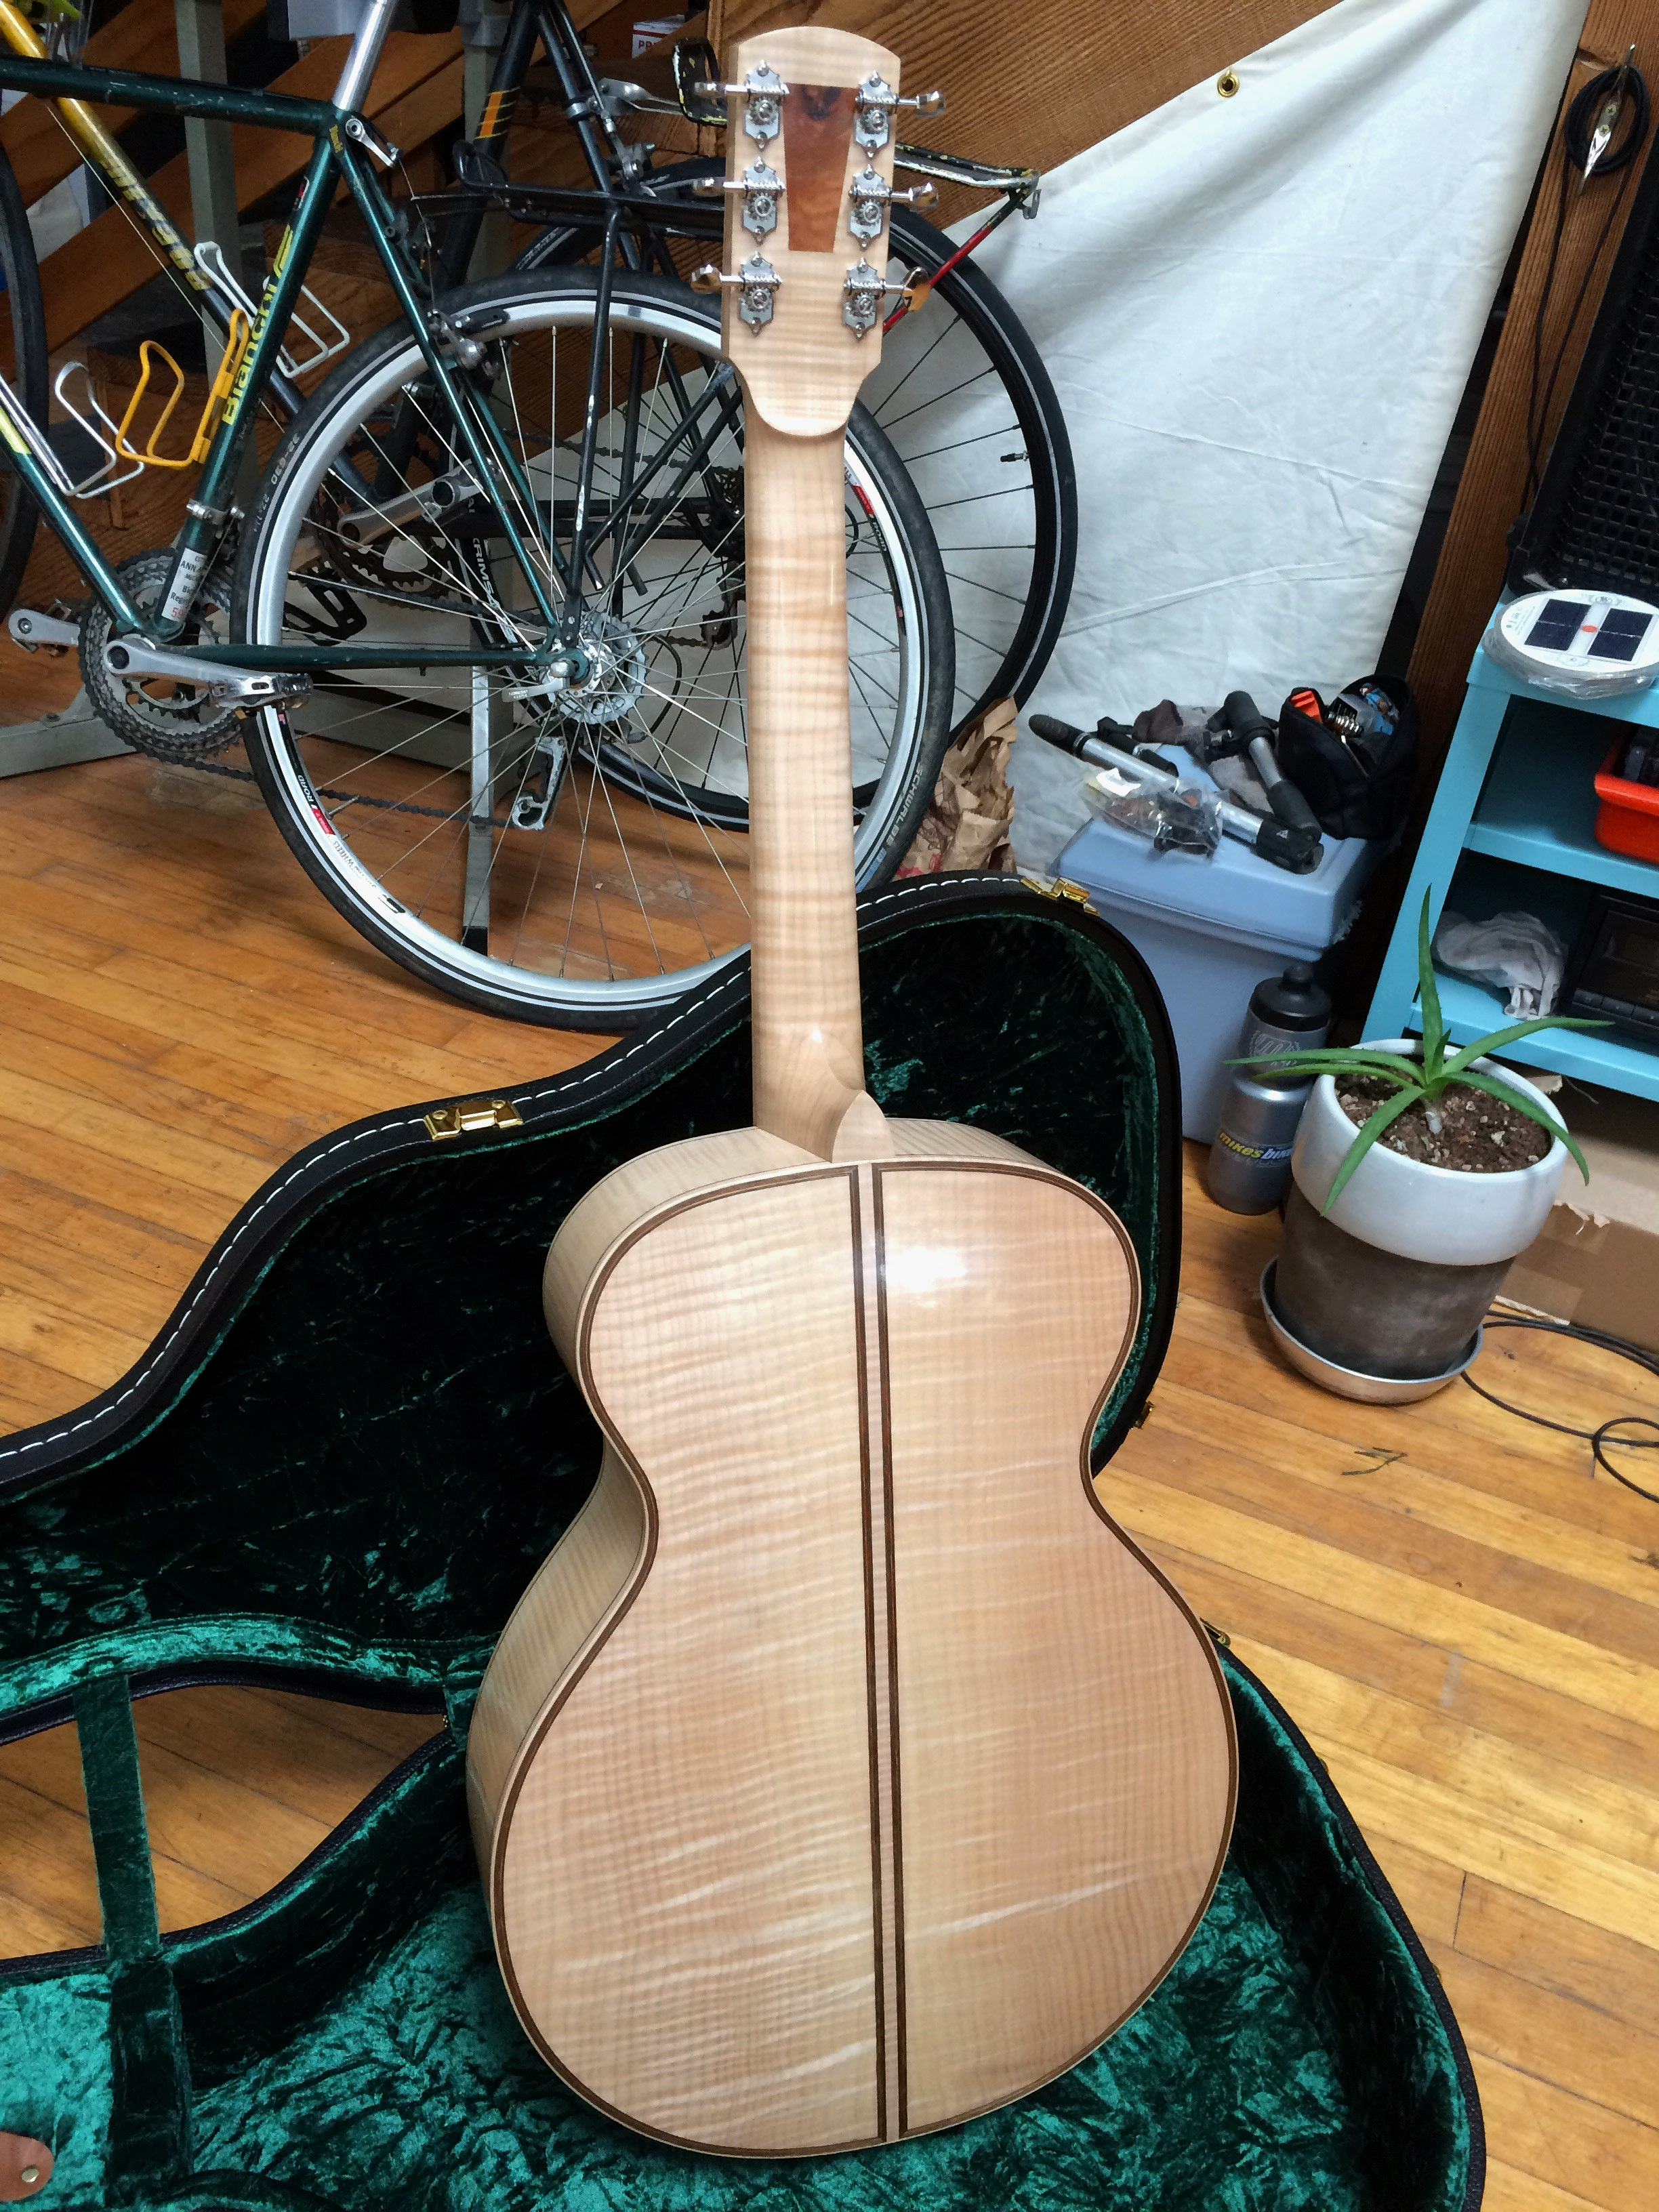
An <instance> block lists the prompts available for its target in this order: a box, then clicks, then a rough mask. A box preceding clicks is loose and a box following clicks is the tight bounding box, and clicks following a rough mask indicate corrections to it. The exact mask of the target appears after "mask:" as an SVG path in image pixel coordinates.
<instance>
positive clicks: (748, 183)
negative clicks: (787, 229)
mask: <svg viewBox="0 0 1659 2212" xmlns="http://www.w3.org/2000/svg"><path fill="white" fill-rule="evenodd" d="M691 189H692V191H694V192H696V193H697V194H699V195H700V196H701V197H702V198H704V199H713V198H714V197H716V195H717V194H719V193H721V192H741V193H742V194H743V227H744V229H745V230H750V231H752V232H753V233H754V234H755V236H756V237H757V238H764V237H765V236H766V235H767V234H768V232H769V231H774V230H775V229H776V228H777V227H778V200H779V198H780V197H781V194H782V192H783V190H784V183H783V179H782V178H781V176H779V174H778V173H777V171H776V170H775V168H774V167H772V165H771V163H770V162H769V161H751V162H750V164H749V167H747V168H746V169H745V170H744V173H743V174H742V176H740V177H698V178H697V179H696V180H695V181H694V182H693V184H692V186H691Z"/></svg>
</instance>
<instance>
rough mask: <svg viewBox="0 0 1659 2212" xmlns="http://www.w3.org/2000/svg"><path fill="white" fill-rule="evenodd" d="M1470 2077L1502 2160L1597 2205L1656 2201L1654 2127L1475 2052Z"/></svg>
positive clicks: (1627, 2209)
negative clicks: (1473, 2081) (1476, 2089)
mask: <svg viewBox="0 0 1659 2212" xmlns="http://www.w3.org/2000/svg"><path fill="white" fill-rule="evenodd" d="M1474 2077H1475V2081H1476V2083H1477V2085H1478V2087H1479V2088H1480V2102H1481V2105H1482V2106H1483V2107H1484V2109H1485V2112H1486V2136H1487V2140H1488V2142H1490V2143H1492V2144H1493V2145H1496V2146H1498V2147H1499V2149H1500V2151H1501V2155H1502V2158H1503V2161H1504V2164H1505V2165H1506V2166H1512V2167H1514V2168H1516V2169H1517V2170H1518V2171H1519V2172H1522V2173H1525V2174H1529V2175H1531V2176H1532V2177H1534V2179H1537V2180H1539V2181H1541V2182H1547V2184H1549V2185H1550V2186H1551V2187H1552V2188H1554V2189H1558V2190H1560V2191H1564V2192H1565V2194H1566V2195H1567V2197H1569V2198H1570V2199H1571V2198H1572V2197H1579V2198H1582V2199H1583V2201H1584V2203H1588V2204H1593V2205H1595V2207H1597V2212H1646V2208H1647V2207H1649V2206H1651V2205H1652V2204H1654V2203H1659V2133H1656V2131H1655V2130H1653V2129H1652V2128H1646V2127H1643V2126H1642V2125H1641V2124H1639V2122H1638V2121H1635V2120H1630V2119H1626V2118H1625V2116H1624V2115H1623V2114H1622V2113H1620V2112H1610V2111H1609V2110H1608V2108H1607V2106H1605V2105H1595V2104H1590V2103H1589V2102H1587V2101H1586V2100H1584V2099H1583V2098H1582V2097H1575V2096H1573V2095H1572V2094H1571V2092H1570V2091H1568V2090H1565V2089H1561V2088H1558V2087H1556V2085H1555V2084H1554V2083H1553V2082H1552V2081H1541V2080H1540V2079H1539V2078H1538V2076H1537V2075H1533V2074H1523V2073H1522V2072H1520V2071H1519V2070H1518V2069H1516V2068H1514V2067H1510V2066H1506V2065H1504V2064H1503V2063H1501V2061H1499V2060H1498V2059H1495V2058H1489V2057H1486V2055H1485V2054H1484V2053H1478V2054H1476V2056H1475V2060H1474Z"/></svg>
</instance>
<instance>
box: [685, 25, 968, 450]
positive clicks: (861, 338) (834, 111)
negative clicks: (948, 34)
mask: <svg viewBox="0 0 1659 2212" xmlns="http://www.w3.org/2000/svg"><path fill="white" fill-rule="evenodd" d="M697 89H698V91H699V92H702V93H711V94H712V93H715V92H718V93H720V94H723V95H724V96H725V98H726V112H727V128H726V178H725V182H724V191H725V194H726V240H725V253H724V260H723V264H722V267H721V268H720V269H719V270H714V269H712V268H711V269H708V270H698V271H697V272H696V276H693V278H692V280H691V281H692V283H693V284H694V285H696V286H697V288H698V289H700V290H713V289H714V288H715V286H716V285H718V286H719V288H720V292H721V295H722V310H721V345H722V349H723V350H724V352H725V353H726V356H727V358H728V359H729V360H730V361H731V362H732V365H733V366H734V367H735V368H736V369H737V371H738V374H739V376H740V377H741V378H742V379H743V385H744V393H745V395H746V397H747V399H748V404H749V405H750V407H751V408H753V409H755V410H757V412H758V413H759V414H760V415H761V416H763V418H764V419H765V420H766V421H767V422H769V423H770V424H771V425H772V427H773V428H775V429H777V430H782V431H787V432H791V433H793V434H794V435H798V436H812V435H821V434H823V433H824V432H826V431H830V430H836V429H839V428H842V426H843V425H844V424H845V422H846V421H847V418H848V415H849V414H850V413H851V412H852V408H853V402H854V400H855V399H856V398H857V397H858V392H859V386H860V385H861V384H862V383H863V381H864V380H865V378H866V376H867V375H868V374H870V372H871V370H872V368H874V367H875V366H876V364H877V362H878V361H879V360H880V358H881V329H882V323H883V320H884V318H885V316H886V314H887V313H888V310H889V307H890V303H891V301H892V300H893V298H894V297H895V296H896V295H898V294H900V293H901V292H902V290H903V287H902V285H895V284H892V283H890V282H889V280H888V276H887V211H888V207H889V204H890V202H891V201H892V199H893V198H894V197H898V198H899V199H901V200H902V199H904V198H906V197H911V196H910V195H907V194H905V193H903V192H900V193H898V194H897V195H895V193H894V191H893V152H894V143H895V139H896V118H897V111H898V109H899V108H900V107H901V106H907V107H914V108H921V110H922V111H923V112H927V113H935V114H936V113H937V112H939V108H940V107H942V106H943V105H944V101H943V100H942V99H941V98H940V96H939V94H931V93H927V94H922V95H921V98H920V99H919V100H917V99H910V100H901V99H900V97H899V64H898V58H897V56H896V55H895V54H891V53H890V52H888V51H887V49H886V48H885V47H884V46H877V45H876V44H875V43H874V42H873V41H872V40H869V39H860V38H856V37H854V35H853V34H852V33H850V32H845V31H828V30H818V29H815V28H813V27H811V26H803V27H799V28H796V29H791V30H782V31H768V32H764V33H762V35H761V36H760V37H758V38H754V39H745V40H743V41H742V43H741V44H740V45H739V46H738V47H737V48H736V49H735V51H734V52H733V55H732V73H731V81H730V82H727V83H726V84H723V85H720V86H718V87H715V86H701V85H700V86H699V87H698V88H697ZM929 191H931V188H929Z"/></svg>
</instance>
